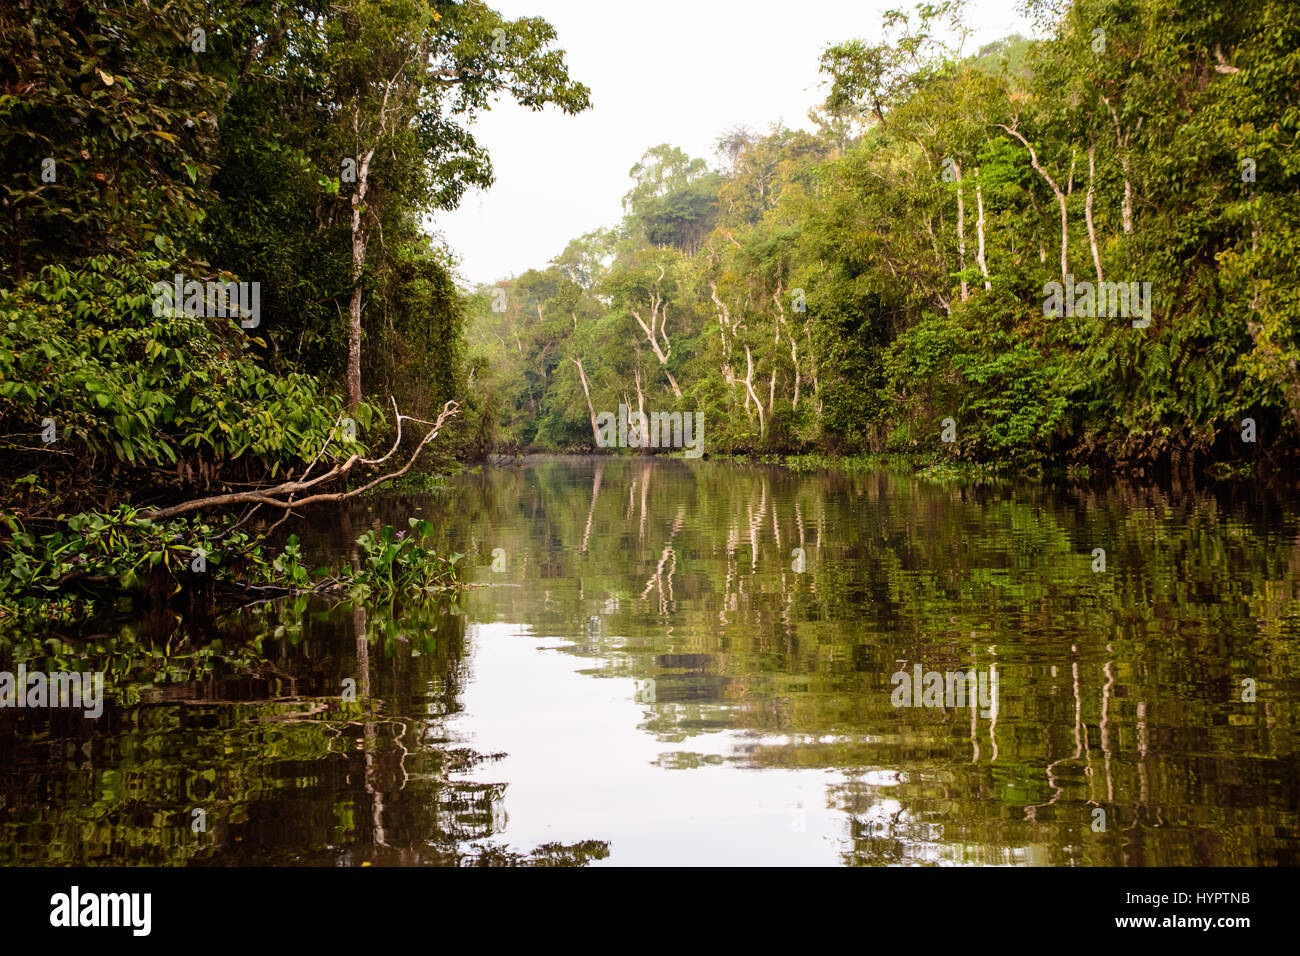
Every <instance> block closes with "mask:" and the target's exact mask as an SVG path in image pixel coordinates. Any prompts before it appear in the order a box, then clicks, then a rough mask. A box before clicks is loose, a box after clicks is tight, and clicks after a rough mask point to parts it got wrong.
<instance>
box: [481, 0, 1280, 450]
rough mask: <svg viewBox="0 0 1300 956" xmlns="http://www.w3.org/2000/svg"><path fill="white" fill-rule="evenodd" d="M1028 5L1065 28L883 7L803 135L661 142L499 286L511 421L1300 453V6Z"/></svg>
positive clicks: (498, 323)
mask: <svg viewBox="0 0 1300 956" xmlns="http://www.w3.org/2000/svg"><path fill="white" fill-rule="evenodd" d="M1031 9H1032V10H1033V11H1034V12H1035V14H1036V15H1037V17H1038V18H1039V22H1040V24H1041V26H1042V29H1043V32H1044V35H1045V37H1046V39H1043V40H1038V41H1030V40H1027V39H1024V38H1023V37H1019V36H1013V37H1009V38H1006V39H1004V40H1001V41H998V42H994V43H989V44H987V45H985V46H983V47H981V48H980V49H978V50H975V51H969V50H967V51H963V49H962V43H963V38H964V36H965V34H966V31H965V29H964V28H963V25H962V20H961V16H962V8H961V6H960V5H959V4H955V3H939V4H921V5H918V7H917V8H916V9H915V10H914V11H910V12H909V11H898V12H894V13H891V14H889V15H887V16H886V17H885V18H884V22H883V24H882V29H883V31H884V32H883V36H884V38H883V39H872V40H868V39H848V38H846V39H845V40H844V41H843V42H839V43H836V44H833V45H830V46H828V47H827V49H826V50H825V53H824V55H823V56H822V59H821V63H820V66H821V70H822V73H823V75H824V77H825V79H826V86H827V90H826V92H827V95H826V98H825V100H824V102H822V103H821V104H818V105H817V106H816V108H814V109H813V110H812V111H811V112H810V114H809V119H810V121H811V122H810V124H809V125H810V126H811V127H812V129H813V131H812V132H810V131H808V130H804V129H790V128H786V127H781V126H777V127H773V128H772V129H770V130H768V131H766V132H755V131H753V130H750V129H745V128H735V129H732V130H730V131H727V132H725V133H724V134H723V135H721V136H720V137H719V139H718V140H717V143H716V147H717V155H716V157H715V160H716V162H715V163H714V164H713V165H711V164H710V162H709V161H708V159H706V158H702V157H692V156H689V155H687V154H686V153H685V152H683V151H682V150H681V149H679V148H677V147H675V146H673V145H671V144H667V143H664V144H660V145H656V146H652V147H651V148H649V149H648V150H647V151H646V153H645V155H644V157H643V158H642V159H641V161H640V162H638V163H637V164H636V165H635V166H634V167H633V168H632V169H631V171H630V177H631V188H630V189H629V190H628V192H627V195H626V197H625V198H624V201H623V205H624V209H623V216H622V219H621V220H620V221H618V222H617V223H616V224H614V225H612V226H611V227H610V228H607V229H598V230H595V231H593V232H590V233H588V234H586V235H583V236H580V237H577V238H575V239H574V240H573V241H572V242H570V243H569V244H568V246H567V247H566V248H565V249H564V250H563V251H562V252H560V254H559V255H557V256H556V257H555V258H554V259H553V260H552V261H551V262H549V263H547V264H545V265H539V266H538V267H537V268H535V269H532V270H530V271H527V272H525V273H524V274H522V275H520V276H517V277H510V278H506V279H503V280H502V281H501V282H500V283H498V284H497V285H496V286H489V287H483V288H480V289H478V290H477V291H478V295H477V297H476V299H475V300H474V302H473V304H472V309H471V319H470V323H469V344H470V362H471V368H472V371H473V373H474V374H475V375H476V376H477V380H479V381H484V380H486V381H487V382H488V383H489V389H488V394H489V396H490V397H489V398H488V400H487V402H488V405H489V406H490V407H491V408H492V409H493V415H494V418H495V419H496V420H497V421H498V422H499V427H500V430H501V431H500V434H501V439H500V440H502V441H505V442H506V443H507V444H509V443H514V444H515V445H517V446H518V447H520V448H526V449H534V450H552V451H554V450H585V449H590V448H594V447H595V446H596V444H597V443H596V442H595V440H594V439H595V434H596V422H595V417H596V415H597V413H598V412H599V411H602V410H613V409H615V408H617V407H618V406H619V405H624V406H626V407H627V408H629V409H642V410H645V409H647V408H653V409H660V408H669V409H673V408H676V409H686V410H689V409H694V410H697V411H699V412H701V413H703V415H704V417H705V418H706V419H707V420H708V422H709V444H708V449H709V452H710V453H712V454H743V455H766V454H781V455H790V454H801V453H802V454H809V453H811V454H822V455H833V456H854V455H861V454H882V453H885V454H901V455H911V456H921V457H922V458H927V459H930V460H943V461H953V460H958V461H965V462H979V463H992V464H1000V465H1004V466H1009V467H1013V468H1015V469H1016V470H1017V471H1020V472H1025V471H1030V472H1038V471H1041V470H1043V469H1053V470H1062V471H1069V470H1073V471H1075V472H1076V473H1087V471H1093V470H1102V471H1114V470H1132V471H1136V472H1145V473H1150V472H1152V471H1155V470H1168V469H1174V470H1189V471H1190V470H1196V471H1203V470H1206V469H1213V470H1215V471H1216V472H1217V473H1220V474H1225V475H1226V474H1251V473H1254V471H1255V469H1256V467H1257V466H1260V467H1264V468H1267V467H1268V466H1270V465H1273V466H1276V465H1277V464H1278V463H1279V462H1280V461H1281V460H1282V459H1283V458H1285V456H1286V455H1288V454H1290V453H1293V452H1294V450H1295V447H1296V439H1297V437H1300V431H1298V427H1300V371H1297V366H1296V359H1297V351H1296V345H1297V343H1296V339H1295V328H1296V320H1297V318H1298V317H1300V312H1297V309H1298V308H1300V300H1297V296H1296V283H1295V282H1294V275H1295V270H1294V262H1295V257H1296V252H1297V239H1298V237H1300V233H1298V232H1297V226H1298V224H1300V216H1298V213H1300V207H1298V206H1297V184H1298V180H1297V178H1296V177H1297V172H1298V171H1300V166H1298V165H1297V162H1298V158H1297V153H1296V128H1297V121H1298V119H1300V113H1298V111H1297V82H1298V81H1297V75H1298V74H1300V70H1298V67H1300V10H1297V8H1296V6H1295V5H1294V4H1291V3H1286V2H1277V3H1266V2H1262V3H1247V4H1245V5H1244V6H1242V5H1235V4H1233V5H1230V4H1224V3H1218V2H1197V0H1192V2H1181V0H1180V2H1166V0H1077V2H1073V3H1070V4H1066V5H1062V6H1061V7H1059V8H1058V7H1057V6H1054V5H1053V4H1050V3H1047V4H1034V5H1031ZM954 38H955V39H954ZM1130 292H1131V293H1132V295H1129V293H1130ZM1072 293H1073V294H1072ZM1063 294H1064V295H1063ZM1064 297H1068V298H1067V299H1066V301H1060V300H1061V299H1062V298H1064Z"/></svg>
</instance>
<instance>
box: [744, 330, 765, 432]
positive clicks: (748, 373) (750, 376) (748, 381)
mask: <svg viewBox="0 0 1300 956" xmlns="http://www.w3.org/2000/svg"><path fill="white" fill-rule="evenodd" d="M745 362H746V369H745V388H746V390H748V392H749V398H752V399H753V400H754V404H755V405H757V406H758V435H759V437H760V438H766V437H767V416H766V415H764V414H763V403H762V402H761V401H759V400H758V393H757V392H755V391H754V356H753V355H752V354H750V351H749V346H748V345H746V346H745ZM746 407H748V402H746Z"/></svg>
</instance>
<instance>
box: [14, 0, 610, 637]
mask: <svg viewBox="0 0 1300 956" xmlns="http://www.w3.org/2000/svg"><path fill="white" fill-rule="evenodd" d="M554 40H555V34H554V30H553V29H552V28H551V27H550V25H549V24H547V23H546V22H545V21H543V20H540V19H536V18H523V19H518V20H507V19H505V18H503V17H502V16H500V15H499V14H497V13H496V12H495V11H493V10H492V9H490V8H489V7H487V6H485V5H484V4H481V3H474V2H466V3H452V2H436V3H429V2H425V0H399V2H378V0H347V2H344V3H342V4H339V3H332V2H331V3H324V2H320V0H298V2H290V3H281V2H273V0H230V2H224V0H219V2H216V3H212V2H206V0H177V2H173V3H168V4H165V5H157V4H152V5H151V4H144V3H130V4H111V5H94V4H65V3H61V2H53V0H19V2H17V3H15V4H12V5H8V6H6V7H5V8H4V9H3V10H0V153H2V154H3V155H4V157H5V167H6V169H7V170H8V171H9V176H8V177H7V179H6V182H5V184H4V185H3V186H2V187H0V249H3V250H4V253H3V256H0V268H2V270H3V271H2V272H0V448H2V449H3V455H2V456H0V458H2V460H3V464H2V465H0V488H3V491H2V492H0V494H2V496H3V503H2V507H3V510H4V522H5V528H6V534H7V536H8V540H7V541H6V545H5V551H4V556H5V557H4V560H5V564H4V567H3V578H4V584H3V587H2V588H0V590H2V591H3V599H2V600H0V604H3V605H4V607H5V610H7V611H8V612H9V614H10V615H11V616H12V615H13V614H15V613H18V612H17V606H16V605H17V604H18V603H21V600H25V599H29V598H33V594H32V591H33V589H34V592H35V597H34V600H35V601H36V603H35V604H34V605H32V607H34V608H36V609H37V610H39V609H42V608H44V609H49V607H50V605H49V603H48V600H47V598H49V597H51V595H49V594H42V593H41V592H43V591H51V590H53V591H54V592H57V594H56V595H54V600H55V601H56V603H57V604H58V605H59V606H62V605H63V603H66V602H77V601H78V600H80V599H81V596H82V595H80V594H79V592H83V591H86V590H88V589H89V590H91V591H94V592H95V593H96V594H98V593H101V592H103V591H104V590H105V588H107V587H108V585H109V584H110V583H111V584H112V585H113V586H114V587H115V588H117V589H118V590H125V591H134V592H138V593H140V594H143V595H144V596H151V597H154V598H160V597H161V596H164V595H167V594H170V593H171V592H172V591H173V590H175V589H176V587H177V586H178V585H179V584H184V583H185V577H186V575H189V573H190V572H189V571H188V570H185V571H183V572H177V571H176V569H177V568H178V567H180V564H179V563H178V562H182V561H183V562H184V565H185V568H188V567H189V563H190V561H191V555H193V554H194V553H196V552H198V551H204V552H206V554H207V567H208V568H209V569H222V570H223V574H224V571H225V569H229V568H232V567H234V566H236V565H239V566H240V567H242V572H241V573H246V574H247V575H248V577H247V578H246V579H243V578H241V579H240V580H241V582H242V584H244V585H246V586H251V585H266V584H271V583H285V582H284V581H283V580H282V578H283V576H284V574H285V573H286V569H285V568H282V567H279V566H278V565H279V563H280V562H281V561H282V560H283V558H284V555H281V558H277V559H276V560H275V561H274V562H271V561H268V560H265V559H263V558H261V557H260V556H259V555H260V552H259V551H258V550H257V545H256V541H257V540H258V539H259V538H260V536H261V534H263V533H265V532H266V531H267V530H268V526H270V525H272V524H273V523H275V524H278V522H279V519H283V518H286V517H288V516H289V514H290V513H292V512H293V511H294V509H296V508H302V507H303V506H304V505H310V504H312V503H313V502H314V501H336V500H340V499H342V498H345V497H346V496H349V495H352V494H356V493H360V492H361V491H364V490H365V489H367V488H369V487H375V486H377V485H378V484H380V483H382V482H383V481H384V480H387V478H389V477H394V476H398V475H402V474H405V473H406V472H408V471H409V470H410V469H411V468H412V467H413V466H414V465H415V463H416V461H417V460H419V459H420V453H421V452H422V451H423V450H424V449H425V448H426V447H428V446H429V444H430V443H431V441H432V439H433V438H434V437H439V438H440V443H441V445H442V447H441V448H440V449H439V453H440V454H442V455H443V456H448V455H454V456H457V457H461V458H474V457H477V456H479V455H481V454H482V453H483V451H484V450H485V449H486V447H487V443H488V440H489V436H490V432H491V420H490V418H489V417H488V416H487V415H486V414H485V410H484V409H483V407H482V406H481V405H480V404H478V402H477V400H476V393H475V392H474V391H473V390H472V389H470V388H469V387H468V377H469V373H468V370H467V366H466V363H465V361H464V354H463V353H464V348H463V324H464V319H465V309H464V300H463V297H462V295H461V294H460V293H459V292H458V291H457V289H456V286H455V282H454V279H453V268H454V262H453V259H452V256H451V253H450V252H449V251H448V250H447V249H445V248H443V247H441V246H440V245H439V244H438V243H436V242H434V241H432V240H431V239H430V238H429V236H428V235H427V233H426V232H425V231H424V230H423V229H422V228H421V225H420V223H421V221H422V218H423V217H424V216H425V215H427V214H428V213H430V212H432V211H434V210H437V209H447V208H451V207H454V206H455V205H456V203H457V202H458V201H459V199H460V197H461V195H462V193H463V192H464V190H465V189H467V188H469V187H470V186H486V185H488V184H490V183H491V181H492V165H491V160H490V157H489V156H488V154H487V153H486V151H485V150H484V149H483V148H482V147H481V146H480V145H479V144H478V143H477V142H476V141H475V140H474V137H473V135H472V134H471V132H470V130H469V124H470V122H471V121H472V120H473V118H474V117H475V115H477V114H478V113H480V112H482V111H483V110H485V109H487V108H488V107H489V106H490V105H491V103H492V102H493V101H494V100H495V99H497V98H498V97H501V96H507V97H510V98H512V99H514V100H516V101H518V102H520V103H523V104H524V105H527V106H529V107H531V108H533V109H541V108H543V107H545V106H548V105H551V106H555V107H558V108H559V109H561V110H565V111H569V112H575V111H579V110H582V109H585V108H586V105H587V97H588V93H587V90H586V88H585V87H583V86H582V85H581V84H579V83H577V82H574V81H573V80H571V79H570V78H569V76H568V73H567V68H566V66H565V62H564V57H563V54H562V52H561V51H559V50H558V49H556V48H555V45H554ZM173 290H175V291H173ZM435 419H436V421H435ZM403 424H405V425H406V429H405V432H404V431H403ZM390 442H391V450H389V451H388V453H387V454H383V453H382V451H383V450H384V449H387V448H389V447H390ZM425 465H427V461H426V462H424V463H422V467H424V466H425ZM173 519H177V520H173ZM191 519H192V520H191ZM250 531H253V532H254V534H253V535H252V537H251V538H247V537H245V535H246V534H247V533H248V532H250ZM101 532H102V533H101ZM380 533H381V534H388V535H392V534H397V532H393V531H392V530H391V529H389V530H387V531H384V532H380ZM87 534H89V537H87ZM394 546H395V547H396V550H395V551H394V553H393V554H391V555H390V554H389V553H388V552H389V550H390V549H391V548H392V547H394ZM415 546H416V545H415V543H414V541H413V540H412V539H406V540H405V541H402V542H400V543H397V544H396V545H394V541H392V540H386V543H385V544H384V545H383V547H379V548H378V551H377V552H376V551H375V550H374V549H371V548H369V547H366V548H365V550H366V553H367V555H368V556H369V558H374V556H375V554H376V553H378V554H380V555H381V556H382V559H383V560H382V564H383V570H384V571H385V574H384V575H382V577H383V578H384V580H383V584H384V585H385V586H391V585H397V584H401V583H405V584H408V585H410V586H412V587H424V586H427V585H428V584H429V583H430V581H431V580H432V579H434V578H437V579H441V578H442V577H444V576H448V575H452V574H453V572H452V570H451V568H452V563H451V562H450V561H449V560H446V561H444V560H443V559H441V558H439V559H437V560H436V561H434V557H435V556H432V555H429V556H428V558H429V560H430V562H431V563H430V565H429V569H428V570H427V571H425V570H420V571H418V572H417V571H415V570H414V569H413V568H412V567H408V558H410V549H411V548H413V547H415ZM250 549H251V550H250ZM288 553H289V552H288V550H286V551H285V552H284V554H285V555H287V554H288ZM236 556H238V560H235V557H236ZM227 559H229V560H227ZM354 564H355V563H354ZM72 565H75V567H73V566H72ZM394 569H397V570H399V571H400V572H401V573H398V574H395V575H393V574H389V573H388V572H392V571H394ZM363 572H364V573H363ZM372 572H373V573H372ZM204 573H205V574H206V573H207V572H204ZM367 573H369V574H371V579H370V580H368V581H366V582H364V583H365V586H367V587H372V588H373V587H375V586H377V585H378V584H379V583H380V582H379V581H378V580H377V578H376V575H377V573H378V572H377V571H375V570H374V569H371V571H366V568H365V566H362V569H361V570H357V569H356V567H354V569H353V571H352V572H349V573H348V574H347V576H348V577H349V579H353V578H363V577H365V574H367ZM178 574H179V575H180V576H179V577H178V576H177V575H178ZM295 574H296V572H295ZM342 574H344V572H341V571H339V572H331V573H330V574H328V575H327V577H328V578H330V579H331V580H332V579H336V578H338V577H339V576H340V575H342ZM431 576H432V577H431ZM215 577H216V578H218V579H220V578H221V577H222V575H215ZM290 577H291V580H289V582H288V583H289V584H292V585H294V586H302V585H304V584H305V582H304V581H303V580H301V579H300V578H298V577H295V576H292V575H291V576H290ZM213 578H214V575H212V574H208V576H207V577H206V578H203V580H207V581H208V582H209V586H211V585H212V582H213ZM226 583H228V584H231V583H235V582H234V581H233V580H231V581H227V582H226ZM91 584H94V585H96V588H93V589H92V588H89V586H90V585H91ZM313 586H314V585H313ZM32 607H29V608H28V610H31V609H32Z"/></svg>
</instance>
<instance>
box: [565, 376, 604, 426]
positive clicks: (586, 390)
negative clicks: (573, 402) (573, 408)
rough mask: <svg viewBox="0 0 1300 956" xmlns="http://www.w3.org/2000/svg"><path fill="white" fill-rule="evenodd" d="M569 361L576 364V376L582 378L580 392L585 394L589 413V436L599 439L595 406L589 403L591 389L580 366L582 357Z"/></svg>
mask: <svg viewBox="0 0 1300 956" xmlns="http://www.w3.org/2000/svg"><path fill="white" fill-rule="evenodd" d="M569 361H570V362H572V363H573V364H574V365H576V366H578V377H579V378H580V379H582V394H584V395H586V396H587V411H588V412H589V413H590V415H591V437H592V440H594V441H596V442H599V441H600V429H599V428H597V427H596V406H595V405H593V404H591V389H590V388H589V387H588V386H587V371H586V369H584V368H583V367H582V359H577V358H570V359H569Z"/></svg>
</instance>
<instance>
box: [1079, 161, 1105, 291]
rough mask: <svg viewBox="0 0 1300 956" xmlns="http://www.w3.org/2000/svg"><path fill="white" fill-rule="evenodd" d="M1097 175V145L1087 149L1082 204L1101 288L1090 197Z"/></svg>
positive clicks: (1095, 231) (1099, 258) (1099, 263)
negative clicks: (1086, 190) (1084, 192)
mask: <svg viewBox="0 0 1300 956" xmlns="http://www.w3.org/2000/svg"><path fill="white" fill-rule="evenodd" d="M1096 175H1097V144H1096V143H1092V144H1091V145H1090V146H1089V147H1088V198H1087V199H1086V200H1085V201H1084V204H1083V218H1084V219H1085V221H1086V222H1087V223H1088V245H1089V246H1091V247H1092V264H1093V265H1094V266H1096V267H1097V286H1098V291H1099V292H1100V287H1101V282H1102V279H1101V250H1099V249H1098V248H1097V227H1096V226H1095V225H1094V223H1093V221H1092V195H1093V191H1094V190H1093V187H1094V185H1095V183H1094V180H1095V178H1096Z"/></svg>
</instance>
